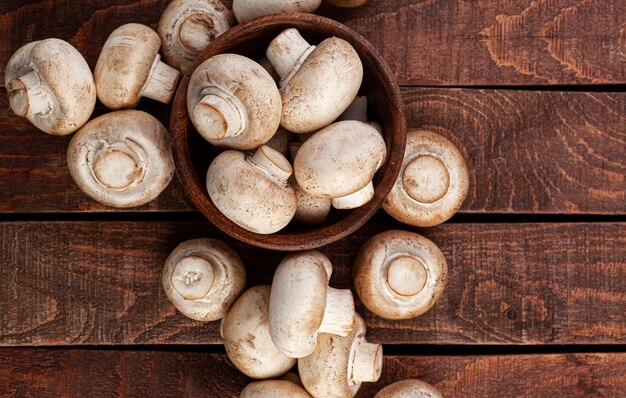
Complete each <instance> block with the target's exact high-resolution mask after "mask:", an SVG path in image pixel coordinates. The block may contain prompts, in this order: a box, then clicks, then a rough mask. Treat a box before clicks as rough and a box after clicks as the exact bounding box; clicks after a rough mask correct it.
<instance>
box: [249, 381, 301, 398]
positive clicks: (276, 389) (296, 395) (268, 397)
mask: <svg viewBox="0 0 626 398" xmlns="http://www.w3.org/2000/svg"><path fill="white" fill-rule="evenodd" d="M279 397H285V398H287V397H289V398H311V396H310V395H309V393H308V392H306V390H304V389H303V388H302V387H300V386H298V385H297V384H294V383H292V382H290V381H287V380H263V381H254V382H252V383H250V384H248V385H247V386H246V388H244V389H243V391H241V395H239V398H279Z"/></svg>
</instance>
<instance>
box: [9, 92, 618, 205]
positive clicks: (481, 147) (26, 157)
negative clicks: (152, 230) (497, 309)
mask: <svg viewBox="0 0 626 398" xmlns="http://www.w3.org/2000/svg"><path fill="white" fill-rule="evenodd" d="M404 97H405V99H406V103H407V115H408V119H409V120H408V124H409V126H410V127H412V128H429V129H432V130H434V131H436V132H438V133H440V134H443V135H445V136H447V137H448V138H450V139H451V140H452V141H454V142H455V143H456V144H457V146H459V148H461V150H462V152H463V154H464V156H465V158H466V159H467V160H468V164H469V167H470V170H471V172H472V173H471V180H470V192H469V194H468V198H467V200H466V201H465V204H464V205H463V207H462V209H461V212H464V213H509V214H514V213H521V214H529V213H533V214H546V213H559V214H626V162H624V156H625V155H624V154H626V94H624V93H578V92H545V91H513V90H471V89H454V90H453V89H417V88H411V89H405V90H404ZM140 109H144V110H150V111H151V112H152V113H153V114H155V115H158V116H159V117H160V118H161V120H162V121H163V122H164V123H166V124H167V117H168V115H169V110H168V108H167V107H165V106H157V105H155V104H153V103H148V102H146V103H143V104H142V106H141V107H140ZM98 112H99V113H102V112H103V110H102V109H99V110H98ZM68 142H69V138H67V137H66V138H60V137H54V136H49V135H46V134H43V133H41V132H40V131H37V130H36V129H35V128H34V127H32V126H31V125H30V124H29V123H28V122H27V121H26V120H25V119H20V118H17V117H15V116H13V114H12V112H11V111H10V109H8V101H7V97H6V93H5V92H2V91H1V90H0V187H2V189H0V213H37V212H85V211H87V212H88V211H112V210H114V209H111V208H108V207H106V206H103V205H100V204H98V203H96V202H95V201H93V200H91V199H90V198H88V197H87V196H86V195H84V194H83V193H82V192H80V191H79V189H78V188H77V187H76V186H75V184H74V182H73V181H72V179H71V177H70V175H69V172H68V171H67V168H66V166H65V150H66V147H67V143H68ZM192 208H193V207H192V205H190V204H189V202H188V201H186V200H185V195H184V192H182V188H181V186H180V184H179V183H178V181H177V180H176V179H175V180H174V183H173V184H172V186H171V187H170V188H168V189H167V190H166V191H165V193H164V194H163V195H162V196H161V197H159V199H158V200H157V201H155V202H152V203H150V204H148V205H146V206H144V207H141V208H139V209H132V210H131V211H188V210H191V209H192Z"/></svg>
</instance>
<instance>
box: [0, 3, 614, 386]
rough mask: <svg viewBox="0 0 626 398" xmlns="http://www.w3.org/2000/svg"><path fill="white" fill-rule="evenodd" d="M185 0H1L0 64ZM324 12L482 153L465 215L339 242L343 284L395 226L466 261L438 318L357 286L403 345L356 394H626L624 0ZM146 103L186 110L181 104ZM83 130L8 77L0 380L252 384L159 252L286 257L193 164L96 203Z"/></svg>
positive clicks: (414, 100)
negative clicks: (169, 291)
mask: <svg viewBox="0 0 626 398" xmlns="http://www.w3.org/2000/svg"><path fill="white" fill-rule="evenodd" d="M167 3H168V1H167V0H143V1H139V0H134V1H131V0H108V1H105V0H83V1H61V0H48V1H43V0H21V1H18V0H4V1H2V3H1V4H0V68H4V65H6V62H7V61H8V59H9V57H10V55H11V54H12V53H13V52H14V51H15V50H16V49H17V48H18V47H20V46H21V45H23V44H25V43H27V42H30V41H32V40H38V39H43V38H47V37H59V38H62V39H65V40H68V41H70V42H71V43H72V44H73V45H74V46H76V47H77V48H78V49H79V50H80V51H81V52H82V53H83V54H84V55H85V56H86V58H87V60H88V62H89V63H90V65H91V66H92V67H93V66H94V65H95V61H96V59H97V56H98V53H99V50H100V48H101V46H102V44H103V42H104V41H105V39H106V37H107V36H108V34H109V33H110V32H111V31H112V30H113V29H114V28H115V27H117V26H118V25H120V24H123V23H127V22H141V23H146V24H149V25H152V26H155V25H156V23H157V21H158V19H159V16H160V13H161V11H162V10H163V9H164V7H165V6H166V4H167ZM225 3H227V5H229V6H230V4H231V2H230V1H227V2H225ZM319 13H320V14H322V15H326V16H330V17H332V18H335V19H338V20H340V21H342V22H344V23H346V24H347V25H349V26H351V27H353V28H354V29H355V30H357V31H358V32H360V33H361V34H363V35H364V36H365V37H366V38H367V39H369V40H370V41H371V42H372V43H373V44H374V46H375V47H376V48H377V49H378V50H379V51H380V52H381V53H382V55H383V56H384V57H385V59H386V60H387V61H388V63H389V65H390V66H391V68H392V69H393V70H394V72H395V74H396V76H397V78H398V81H399V82H400V84H401V85H402V86H403V93H404V96H405V99H406V104H407V113H408V124H409V126H410V127H411V128H428V129H431V130H434V131H436V132H438V133H440V134H443V135H445V136H446V137H448V138H450V139H451V140H452V141H453V142H454V143H456V144H457V145H458V146H459V148H460V149H461V150H462V152H463V154H464V155H465V157H466V159H467V160H468V163H469V166H470V169H471V188H470V191H469V194H468V197H467V200H466V201H465V204H464V205H463V208H462V210H461V212H460V214H458V215H457V216H455V217H454V218H453V219H452V220H451V222H449V223H447V224H445V225H443V226H439V227H436V228H432V229H414V228H410V227H406V226H402V225H400V224H398V223H396V222H394V221H393V220H391V219H390V218H389V217H387V216H386V215H384V214H378V215H376V216H375V218H374V219H373V220H372V221H371V222H369V223H368V224H367V225H366V226H365V227H364V228H362V229H361V230H360V231H359V232H358V233H356V234H355V235H354V236H352V237H350V238H348V239H346V240H344V241H341V242H339V243H336V244H333V245H331V246H329V247H327V248H325V249H324V251H325V252H326V253H327V254H328V255H329V256H330V257H331V259H332V260H333V262H334V264H335V266H336V268H337V271H336V274H335V275H334V276H333V280H332V283H333V285H334V286H337V287H348V286H350V266H351V263H352V260H353V258H354V255H355V252H356V251H357V250H358V248H359V247H360V245H361V244H362V243H363V242H364V241H365V240H366V239H367V238H368V237H370V236H372V235H373V234H375V233H376V232H379V231H383V230H386V229H389V228H404V229H409V230H416V231H418V232H420V233H423V234H424V235H426V236H427V237H429V238H430V239H432V240H433V241H435V242H436V243H437V244H438V245H439V246H440V247H441V249H442V250H443V252H444V254H445V255H446V257H447V259H448V264H449V269H450V280H449V283H448V286H447V290H446V292H445V293H444V296H443V297H442V298H441V299H440V300H439V302H438V303H437V304H436V305H435V307H434V308H433V309H432V310H431V311H430V312H428V313H427V314H425V315H424V316H422V317H419V318H417V319H414V320H410V321H402V322H392V321H386V320H382V319H379V318H377V317H375V316H373V315H372V314H371V313H369V312H368V311H366V310H365V309H364V308H363V306H362V305H361V304H360V303H357V306H358V310H359V312H360V313H362V314H363V315H364V317H365V319H366V322H367V325H368V335H369V337H370V340H372V341H375V342H381V343H383V344H385V348H384V349H385V352H386V353H387V356H386V359H385V365H384V370H383V376H382V378H381V380H380V382H378V383H375V384H371V385H365V386H364V387H363V388H362V391H361V393H360V395H359V396H361V397H371V396H373V394H374V393H375V392H376V391H378V390H379V389H380V388H381V387H382V386H383V385H385V384H388V383H390V382H393V381H396V380H400V379H403V378H408V377H416V378H421V379H424V380H426V381H428V382H430V383H432V384H434V385H436V386H437V387H438V388H439V389H440V390H441V391H442V392H443V393H444V395H445V396H447V397H517V396H529V397H530V396H533V397H537V396H545V397H564V396H568V397H570V396H571V397H587V396H606V397H624V396H626V344H625V343H626V218H625V215H626V177H625V176H626V90H625V87H626V86H624V84H626V1H624V0H532V1H531V0H506V1H505V0H503V1H493V0H471V1H470V0H422V1H415V0H414V1H410V0H393V1H391V0H386V1H382V0H370V2H369V3H368V4H367V5H366V6H364V7H362V8H359V9H354V10H338V9H336V8H333V7H330V6H327V5H324V6H323V7H322V8H321V9H320V11H319ZM3 72H4V70H3V69H0V73H1V74H2V75H3V74H4V73H3ZM1 80H2V81H3V80H4V79H3V78H2V79H1ZM140 108H141V109H149V110H150V111H151V112H153V113H154V114H155V115H158V116H159V117H160V118H161V120H162V121H163V122H165V123H167V119H168V109H169V108H168V107H167V106H164V105H157V104H155V103H154V102H152V101H149V100H145V101H143V102H142V104H141V105H140ZM104 112H105V110H104V109H103V108H102V107H101V106H99V107H98V111H97V113H98V114H102V113H104ZM68 141H69V137H61V138H60V137H53V136H49V135H46V134H43V133H41V132H39V131H37V130H36V129H35V128H34V127H32V126H31V125H30V124H29V123H28V122H27V121H25V120H24V119H19V118H17V117H16V116H14V115H13V114H12V112H11V111H10V109H9V107H8V101H7V95H6V91H5V90H4V88H1V89H0V220H1V222H0V345H2V346H6V348H3V349H0V395H2V396H16V397H23V396H32V397H57V396H74V397H95V396H97V397H107V396H116V395H128V396H137V397H144V396H173V397H175V396H187V397H231V396H237V395H238V393H239V391H240V390H241V389H242V387H243V386H245V385H246V383H248V382H249V379H247V378H246V377H244V376H243V375H241V374H240V373H239V372H238V371H236V370H235V369H234V368H233V367H232V365H231V364H230V362H229V361H228V359H227V357H226V355H225V354H224V350H223V347H222V346H221V345H220V344H221V341H220V337H219V331H218V323H217V322H214V323H209V324H201V323H198V322H194V321H191V320H189V319H187V318H185V317H184V316H182V315H180V314H178V313H177V312H176V311H175V309H174V307H173V306H172V305H171V304H170V303H169V302H168V301H167V299H166V298H165V296H164V294H163V291H162V289H161V286H160V273H161V268H162V265H163V262H164V259H165V258H166V257H167V255H168V253H169V252H170V251H171V250H172V249H173V248H174V247H175V246H176V245H177V244H178V243H179V242H181V241H183V240H185V239H189V238H194V237H204V236H210V237H218V238H221V239H224V240H225V241H227V242H228V243H229V244H231V245H232V246H233V247H235V248H236V250H237V251H238V252H239V253H240V254H241V256H242V258H243V260H244V262H245V264H246V266H247V269H248V272H249V285H256V284H267V283H269V282H270V281H271V278H272V273H273V270H274V268H275V267H276V265H277V263H278V262H279V261H280V260H281V257H282V255H281V254H280V253H274V252H268V251H263V250H257V249H254V248H252V247H249V246H246V245H244V244H239V243H237V242H234V241H233V240H232V239H229V238H226V237H224V236H223V235H222V234H221V233H220V232H219V231H216V230H215V228H213V227H212V226H211V225H210V224H208V223H207V222H206V221H204V220H203V219H202V217H201V216H200V215H199V214H198V213H197V212H195V211H194V209H193V208H192V206H191V205H190V203H189V201H187V200H186V199H185V195H184V193H183V191H182V189H181V186H180V184H179V182H178V181H174V182H173V183H172V184H171V186H170V187H169V188H168V189H167V191H166V192H165V193H164V194H163V195H162V196H161V197H160V198H159V199H157V200H155V201H154V202H152V203H150V204H149V205H146V206H144V207H141V208H138V209H133V210H130V211H128V212H114V211H113V209H110V208H106V207H104V206H102V205H99V204H98V203H95V202H94V201H92V200H90V199H89V198H88V197H87V196H85V195H84V194H82V193H81V192H80V191H79V190H78V188H77V187H76V186H75V185H74V183H73V182H72V180H71V178H70V176H69V174H68V171H67V168H66V165H65V149H66V147H67V144H68Z"/></svg>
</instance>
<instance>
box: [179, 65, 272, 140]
mask: <svg viewBox="0 0 626 398" xmlns="http://www.w3.org/2000/svg"><path fill="white" fill-rule="evenodd" d="M187 108H188V110H189V117H190V118H191V121H192V122H193V125H194V126H195V127H196V130H198V132H199V133H200V135H202V136H203V137H204V138H205V139H206V140H207V141H209V142H210V143H211V144H213V145H217V146H220V147H226V148H232V149H240V150H249V149H254V148H257V147H259V146H260V145H262V144H264V143H266V142H267V141H269V140H270V138H272V136H273V135H274V133H276V130H277V129H278V127H279V125H280V116H281V110H282V105H281V100H280V93H279V92H278V88H277V87H276V83H275V82H274V80H273V79H272V77H271V76H270V74H269V73H268V72H267V71H266V70H265V69H263V67H262V66H261V65H259V64H258V63H256V62H254V61H253V60H251V59H249V58H246V57H244V56H241V55H237V54H220V55H216V56H214V57H211V58H209V59H207V60H206V61H204V62H203V63H202V64H201V65H200V66H198V68H197V69H196V70H195V71H194V72H193V74H192V75H191V80H190V81H189V90H188V92H187Z"/></svg>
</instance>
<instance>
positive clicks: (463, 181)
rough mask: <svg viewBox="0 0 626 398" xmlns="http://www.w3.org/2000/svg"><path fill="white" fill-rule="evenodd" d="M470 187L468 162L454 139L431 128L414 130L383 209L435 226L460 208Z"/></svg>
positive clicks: (410, 221)
mask: <svg viewBox="0 0 626 398" xmlns="http://www.w3.org/2000/svg"><path fill="white" fill-rule="evenodd" d="M468 187H469V172H468V169H467V164H466V163H465V160H464V159H463V155H462V154H461V152H460V151H459V150H458V149H457V148H456V147H455V146H454V144H453V143H452V142H450V141H449V140H447V139H446V138H444V137H442V136H440V135H439V134H435V133H433V132H430V131H425V130H415V131H410V132H409V133H408V135H407V144H406V149H405V152H404V162H403V165H402V169H401V170H400V174H399V175H398V179H397V180H396V183H395V185H394V187H393V188H392V189H391V192H390V193H389V195H388V196H387V198H386V199H385V201H384V203H383V209H385V211H386V212H387V213H389V215H390V216H392V217H393V218H395V219H396V220H398V221H400V222H403V223H405V224H409V225H413V226H416V227H432V226H435V225H438V224H441V223H443V222H444V221H446V220H448V219H449V218H450V217H452V216H453V215H454V213H456V212H457V211H458V210H459V208H460V207H461V205H462V204H463V201H464V200H465V196H466V195H467V190H468Z"/></svg>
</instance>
